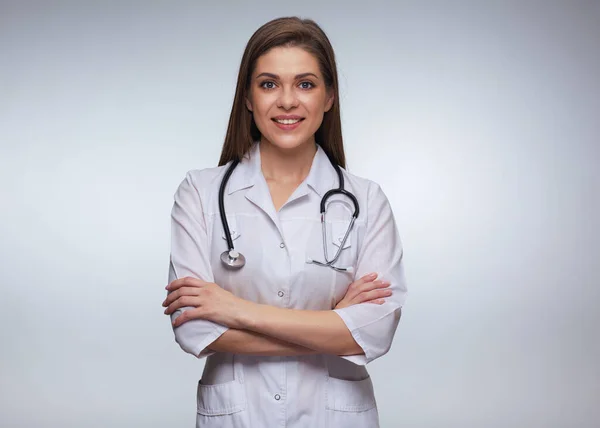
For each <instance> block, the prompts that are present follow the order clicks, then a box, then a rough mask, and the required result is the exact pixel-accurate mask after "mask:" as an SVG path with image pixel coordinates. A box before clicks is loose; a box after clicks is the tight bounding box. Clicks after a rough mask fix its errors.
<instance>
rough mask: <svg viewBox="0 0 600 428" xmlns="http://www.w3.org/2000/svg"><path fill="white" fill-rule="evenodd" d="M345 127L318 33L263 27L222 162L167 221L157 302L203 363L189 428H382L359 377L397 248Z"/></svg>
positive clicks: (394, 303)
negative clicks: (355, 167) (353, 162)
mask: <svg viewBox="0 0 600 428" xmlns="http://www.w3.org/2000/svg"><path fill="white" fill-rule="evenodd" d="M340 123H341V122H340V108H339V96H338V84H337V70H336V65H335V58H334V54H333V49H332V47H331V45H330V43H329V40H328V39H327V37H326V35H325V33H324V32H323V31H322V30H321V28H320V27H319V26H318V25H317V24H316V23H315V22H313V21H311V20H300V19H298V18H281V19H276V20H274V21H271V22H269V23H267V24H265V25H264V26H262V27H261V28H259V29H258V30H257V31H256V33H255V34H254V35H253V36H252V37H251V39H250V41H249V42H248V45H247V46H246V50H245V52H244V56H243V58H242V63H241V66H240V72H239V76H238V82H237V89H236V94H235V98H234V103H233V107H232V111H231V116H230V120H229V126H228V130H227V136H226V138H225V143H224V145H223V150H222V153H221V159H220V161H219V166H218V167H216V168H210V169H205V170H194V171H189V172H188V173H187V175H186V178H185V179H184V180H183V182H182V183H181V185H180V186H179V188H178V189H177V192H176V193H175V203H174V205H173V210H172V230H171V233H172V241H171V263H170V269H169V281H170V283H169V285H168V286H167V290H168V292H169V293H168V295H167V298H166V299H165V301H164V302H163V306H165V307H166V309H165V313H166V314H168V315H170V316H171V320H172V323H173V327H174V332H175V339H176V341H177V342H178V343H179V345H180V346H181V347H182V349H183V350H184V351H186V352H189V353H191V354H193V355H195V356H197V357H199V358H201V357H208V359H207V361H206V365H205V368H204V373H203V375H202V379H201V380H200V381H199V383H198V392H197V394H198V396H197V399H198V405H197V419H196V421H197V426H198V427H208V428H210V427H215V428H216V427H225V428H228V427H239V428H244V427H258V426H259V427H271V426H280V425H281V426H287V427H306V426H316V427H332V428H336V427H344V428H353V427H356V428H358V427H360V428H371V427H378V426H379V417H378V412H377V405H376V402H375V396H374V392H373V385H372V383H371V379H370V377H369V374H368V372H367V369H366V367H365V366H366V364H367V363H369V362H371V361H373V360H375V359H376V358H379V357H380V356H382V355H384V354H385V353H387V351H388V350H389V349H390V346H391V343H392V339H393V337H394V333H395V331H396V327H397V325H398V322H399V319H400V313H401V308H402V305H403V304H404V300H405V298H406V284H405V280H404V269H403V262H402V254H403V252H402V246H401V244H400V239H399V236H398V231H397V229H396V224H395V221H394V217H393V214H392V210H391V208H390V205H389V203H388V200H387V198H386V196H385V195H384V194H383V192H382V191H381V189H380V188H379V186H378V185H377V184H375V183H374V182H372V181H369V180H367V179H364V178H360V177H357V176H354V175H352V174H349V173H348V172H346V171H345V170H343V168H344V167H345V156H344V148H343V141H342V132H341V125H340ZM336 186H337V187H336ZM349 202H351V203H349ZM359 207H362V208H361V209H359ZM234 245H235V249H234ZM227 247H228V248H229V250H228V251H225V252H224V253H223V250H224V249H226V248H227ZM242 253H243V254H246V255H247V256H248V257H247V259H246V258H244V257H242V256H241V254H242ZM332 254H333V255H334V256H333V257H332V258H331V257H330V256H329V255H332ZM223 257H224V259H223ZM319 260H324V261H319Z"/></svg>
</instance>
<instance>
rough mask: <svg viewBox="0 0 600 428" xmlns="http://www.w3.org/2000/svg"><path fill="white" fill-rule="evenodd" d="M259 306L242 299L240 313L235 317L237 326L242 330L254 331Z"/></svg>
mask: <svg viewBox="0 0 600 428" xmlns="http://www.w3.org/2000/svg"><path fill="white" fill-rule="evenodd" d="M258 306H259V305H258V304H257V303H254V302H250V301H248V300H244V299H240V307H239V311H237V313H236V315H235V320H236V324H237V325H238V326H239V328H240V329H241V330H250V331H254V328H255V327H256V322H257V316H256V314H257V313H258Z"/></svg>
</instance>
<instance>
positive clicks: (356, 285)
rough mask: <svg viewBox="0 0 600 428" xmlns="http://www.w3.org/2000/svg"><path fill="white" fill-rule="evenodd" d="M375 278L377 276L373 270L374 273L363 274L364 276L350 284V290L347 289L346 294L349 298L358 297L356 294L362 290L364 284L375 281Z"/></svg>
mask: <svg viewBox="0 0 600 428" xmlns="http://www.w3.org/2000/svg"><path fill="white" fill-rule="evenodd" d="M375 278H377V273H376V272H372V273H368V274H366V275H363V276H362V277H360V278H359V279H357V280H356V281H354V282H353V283H352V284H350V285H349V286H348V290H347V291H346V296H347V297H348V298H349V299H353V298H354V297H356V295H357V294H358V293H360V292H361V288H362V287H363V286H364V284H366V283H370V282H371V281H374V280H375Z"/></svg>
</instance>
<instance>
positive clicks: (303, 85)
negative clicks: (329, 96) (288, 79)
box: [300, 81, 315, 89]
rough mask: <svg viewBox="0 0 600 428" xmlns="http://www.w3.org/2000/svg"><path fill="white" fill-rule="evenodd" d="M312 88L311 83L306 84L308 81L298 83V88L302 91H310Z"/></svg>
mask: <svg viewBox="0 0 600 428" xmlns="http://www.w3.org/2000/svg"><path fill="white" fill-rule="evenodd" d="M314 86H315V85H313V83H312V82H308V81H306V82H301V83H300V88H302V89H312V88H313V87H314Z"/></svg>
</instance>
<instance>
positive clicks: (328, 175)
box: [306, 144, 337, 197]
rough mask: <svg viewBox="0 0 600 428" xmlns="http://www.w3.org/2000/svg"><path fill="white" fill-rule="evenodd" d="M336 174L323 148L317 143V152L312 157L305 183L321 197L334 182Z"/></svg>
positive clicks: (331, 187)
mask: <svg viewBox="0 0 600 428" xmlns="http://www.w3.org/2000/svg"><path fill="white" fill-rule="evenodd" d="M336 179H337V174H336V172H335V169H334V167H333V165H332V164H331V162H330V161H329V158H328V157H327V154H326V153H325V150H323V149H322V148H321V146H320V145H319V144H317V153H316V154H315V158H314V159H313V163H312V166H311V168H310V172H309V173H308V176H307V177H306V184H308V186H309V187H310V188H311V189H313V190H314V191H315V192H316V193H317V194H318V195H319V196H320V197H323V195H324V194H325V193H327V192H328V191H329V190H330V189H333V186H334V185H335V183H336V181H335V180H336Z"/></svg>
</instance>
